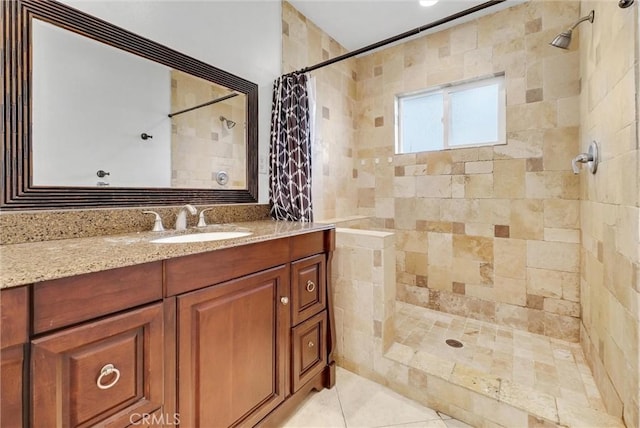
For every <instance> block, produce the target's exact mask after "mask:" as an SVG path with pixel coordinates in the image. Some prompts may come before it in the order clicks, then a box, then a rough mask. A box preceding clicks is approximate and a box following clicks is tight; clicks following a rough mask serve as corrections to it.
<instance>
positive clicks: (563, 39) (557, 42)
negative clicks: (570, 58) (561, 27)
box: [549, 30, 571, 49]
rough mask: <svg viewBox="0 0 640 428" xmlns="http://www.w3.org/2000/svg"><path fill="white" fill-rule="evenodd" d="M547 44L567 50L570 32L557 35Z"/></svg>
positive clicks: (569, 42)
mask: <svg viewBox="0 0 640 428" xmlns="http://www.w3.org/2000/svg"><path fill="white" fill-rule="evenodd" d="M549 44H550V45H551V46H555V47H557V48H560V49H567V48H568V47H569V44H571V30H567V31H563V32H562V33H560V34H558V35H557V36H556V38H555V39H553V41H552V42H551V43H549Z"/></svg>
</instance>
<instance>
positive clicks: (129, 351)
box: [31, 304, 164, 427]
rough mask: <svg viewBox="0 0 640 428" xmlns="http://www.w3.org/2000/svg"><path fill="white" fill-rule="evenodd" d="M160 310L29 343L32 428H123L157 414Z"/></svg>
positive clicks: (127, 315)
mask: <svg viewBox="0 0 640 428" xmlns="http://www.w3.org/2000/svg"><path fill="white" fill-rule="evenodd" d="M163 351H164V347H163V312H162V304H156V305H153V306H148V307H146V308H142V309H138V310H134V311H130V312H127V313H124V314H121V315H114V316H111V317H108V318H105V319H103V320H100V321H95V322H92V323H88V324H85V325H82V326H79V327H75V328H70V329H67V330H63V331H61V332H59V333H54V334H50V335H48V336H45V337H43V338H40V339H37V340H34V341H33V342H32V355H31V367H32V388H31V394H32V423H33V426H34V427H54V426H57V427H81V426H93V425H95V424H100V425H106V426H119V427H123V426H128V425H130V424H131V423H134V422H136V421H137V420H138V419H140V418H141V417H144V416H145V415H147V414H150V413H153V412H155V411H157V410H158V409H161V408H162V400H163V399H162V395H163V375H164V373H163Z"/></svg>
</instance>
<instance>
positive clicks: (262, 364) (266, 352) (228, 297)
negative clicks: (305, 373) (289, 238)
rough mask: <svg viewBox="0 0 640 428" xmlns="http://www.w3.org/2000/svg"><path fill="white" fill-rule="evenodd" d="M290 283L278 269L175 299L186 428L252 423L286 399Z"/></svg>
mask: <svg viewBox="0 0 640 428" xmlns="http://www.w3.org/2000/svg"><path fill="white" fill-rule="evenodd" d="M288 278H289V270H288V267H286V266H281V267H277V268H274V269H269V270H267V271H263V272H260V273H257V274H253V275H248V276H245V277H242V278H240V279H237V280H233V281H229V282H226V283H223V284H220V285H215V286H212V287H208V288H205V289H203V290H199V291H195V292H192V293H189V294H186V295H183V296H180V297H178V325H179V327H178V346H179V348H178V379H179V380H178V413H179V414H180V424H181V426H184V427H190V428H191V427H212V426H216V427H228V426H236V425H243V426H251V425H254V424H255V423H256V422H258V421H259V420H260V419H262V418H263V417H264V416H266V415H267V414H268V413H269V412H270V411H271V410H273V409H274V408H275V407H276V406H278V404H280V403H281V402H282V401H283V400H284V398H285V394H286V389H287V384H286V381H287V379H286V377H285V376H286V372H287V366H286V364H287V361H286V360H287V349H288V334H287V331H288V328H289V324H290V322H289V318H288V316H287V314H288V310H289V306H288V298H289V292H288V288H289V281H288ZM283 302H284V303H283Z"/></svg>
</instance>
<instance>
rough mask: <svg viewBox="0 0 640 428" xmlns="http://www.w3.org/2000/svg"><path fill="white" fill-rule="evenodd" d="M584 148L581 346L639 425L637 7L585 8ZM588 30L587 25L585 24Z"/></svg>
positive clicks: (616, 406) (593, 4)
mask: <svg viewBox="0 0 640 428" xmlns="http://www.w3.org/2000/svg"><path fill="white" fill-rule="evenodd" d="M592 9H593V10H595V20H594V23H593V24H592V25H591V26H585V27H587V28H581V31H582V32H581V34H580V40H579V41H580V65H581V75H582V96H581V101H580V117H581V125H580V149H581V151H586V150H587V146H588V144H589V143H590V142H591V141H592V140H595V141H597V142H598V144H599V147H600V155H601V163H600V165H599V166H598V171H597V173H596V174H595V175H591V174H589V173H587V172H584V171H583V172H582V173H581V183H580V184H581V186H580V193H581V199H582V201H581V204H580V216H581V226H582V234H581V235H582V246H581V250H582V264H581V270H580V272H581V275H580V283H581V306H582V334H581V340H580V341H581V343H582V347H583V349H584V351H585V355H586V356H587V360H588V361H589V363H590V365H591V368H592V371H593V374H594V378H595V380H596V383H597V385H598V387H599V389H600V391H601V392H602V396H603V399H604V401H605V404H606V406H607V410H608V411H609V412H611V413H613V414H616V415H623V418H624V421H625V423H626V425H627V426H628V427H637V426H640V420H639V417H638V403H639V401H638V396H639V395H640V381H639V378H638V372H639V370H640V356H639V353H638V343H639V341H640V340H639V334H640V326H639V319H640V314H639V308H638V304H639V303H640V256H639V252H640V232H639V224H638V223H639V218H640V210H639V209H638V203H639V192H640V185H639V180H640V177H639V172H638V169H639V165H638V162H639V160H638V157H639V154H640V152H639V151H638V144H639V142H638V112H639V111H640V108H639V107H638V104H637V103H638V90H639V89H640V88H639V87H638V82H639V81H640V75H639V71H638V67H639V66H638V60H639V59H640V58H639V54H638V49H640V41H639V40H640V39H639V28H638V26H639V24H638V20H639V19H640V16H639V13H638V3H637V2H636V4H635V5H634V6H632V7H631V8H629V9H620V8H618V6H617V2H601V1H589V2H584V3H582V13H581V14H582V15H586V14H587V13H589V11H590V10H592ZM583 25H584V24H583Z"/></svg>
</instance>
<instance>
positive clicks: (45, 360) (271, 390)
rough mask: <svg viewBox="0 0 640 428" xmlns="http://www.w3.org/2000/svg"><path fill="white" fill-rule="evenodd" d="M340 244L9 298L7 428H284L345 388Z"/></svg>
mask: <svg viewBox="0 0 640 428" xmlns="http://www.w3.org/2000/svg"><path fill="white" fill-rule="evenodd" d="M334 239H335V235H334V231H333V230H321V231H313V232H310V233H305V234H301V235H296V236H291V237H284V238H279V239H274V240H271V241H262V242H257V243H252V244H247V245H242V246H238V247H231V248H225V249H220V250H216V251H210V252H206V253H200V254H195V255H190V256H184V257H178V258H173V259H169V260H165V261H161V262H153V263H146V264H141V265H136V266H129V267H124V268H118V269H112V270H108V271H102V272H96V273H90V274H84V275H78V276H74V277H69V278H62V279H57V280H52V281H44V282H41V283H36V284H32V285H29V286H25V287H18V288H13V289H6V290H2V291H1V293H2V294H1V299H0V314H1V315H2V317H1V318H0V321H1V323H0V330H1V334H2V337H1V342H0V345H1V352H2V353H1V360H0V362H1V364H2V367H1V370H2V372H1V376H2V379H1V381H0V411H1V413H0V428H5V427H7V428H13V427H38V428H39V427H89V426H109V427H126V426H143V427H149V426H154V427H156V426H157V427H160V426H164V427H173V426H178V425H179V426H182V427H185V428H187V427H188V428H196V427H202V428H208V427H212V426H216V427H237V426H242V427H244V426H269V427H272V426H277V425H278V424H279V423H280V422H282V421H283V420H284V419H286V417H288V416H289V415H290V414H291V413H292V412H293V411H294V410H295V408H296V407H297V405H298V404H299V403H301V402H302V401H303V400H304V398H305V396H306V395H307V394H308V393H309V392H310V391H311V390H313V389H322V388H324V387H332V386H333V384H334V382H335V362H334V361H333V358H332V351H333V349H334V344H333V342H334V334H333V328H334V327H333V325H332V314H331V310H332V306H331V293H330V290H329V284H328V282H327V278H329V277H330V274H329V270H328V269H329V266H330V261H331V254H332V251H333V248H334Z"/></svg>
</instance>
